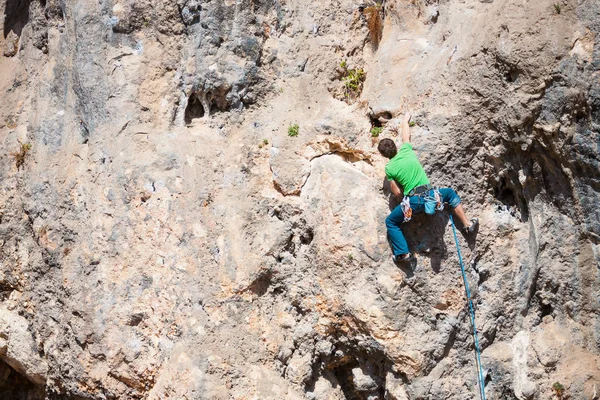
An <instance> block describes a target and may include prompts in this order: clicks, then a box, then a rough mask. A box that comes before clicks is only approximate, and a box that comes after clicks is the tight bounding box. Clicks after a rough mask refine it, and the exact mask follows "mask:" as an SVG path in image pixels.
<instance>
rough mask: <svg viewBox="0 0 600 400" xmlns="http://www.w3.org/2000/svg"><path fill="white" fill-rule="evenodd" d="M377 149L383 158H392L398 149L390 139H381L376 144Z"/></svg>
mask: <svg viewBox="0 0 600 400" xmlns="http://www.w3.org/2000/svg"><path fill="white" fill-rule="evenodd" d="M377 150H379V152H380V153H381V155H382V156H384V157H385V158H390V159H391V158H394V156H395V155H396V153H398V149H397V148H396V143H394V141H393V140H392V139H387V138H386V139H381V140H380V141H379V144H378V145H377Z"/></svg>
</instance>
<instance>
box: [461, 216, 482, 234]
mask: <svg viewBox="0 0 600 400" xmlns="http://www.w3.org/2000/svg"><path fill="white" fill-rule="evenodd" d="M478 227H479V220H478V219H477V218H471V225H469V226H465V227H464V228H463V231H464V232H465V235H472V234H473V233H475V232H476V231H477V228H478Z"/></svg>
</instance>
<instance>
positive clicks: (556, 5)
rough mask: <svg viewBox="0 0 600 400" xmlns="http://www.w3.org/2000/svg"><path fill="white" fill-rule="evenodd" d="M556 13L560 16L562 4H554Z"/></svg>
mask: <svg viewBox="0 0 600 400" xmlns="http://www.w3.org/2000/svg"><path fill="white" fill-rule="evenodd" d="M554 12H555V13H557V14H560V4H558V3H554Z"/></svg>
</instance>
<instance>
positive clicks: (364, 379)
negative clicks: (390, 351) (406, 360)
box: [307, 337, 404, 400]
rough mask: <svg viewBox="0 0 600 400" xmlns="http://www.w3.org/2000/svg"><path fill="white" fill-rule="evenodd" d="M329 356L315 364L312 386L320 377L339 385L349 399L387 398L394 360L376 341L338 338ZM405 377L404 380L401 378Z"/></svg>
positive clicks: (334, 385) (335, 385) (309, 388)
mask: <svg viewBox="0 0 600 400" xmlns="http://www.w3.org/2000/svg"><path fill="white" fill-rule="evenodd" d="M338 339H339V341H338V342H337V344H335V346H334V347H333V351H332V353H331V354H330V355H327V356H322V357H321V358H320V359H319V360H318V362H316V363H315V364H314V368H315V369H314V370H313V380H312V381H311V384H310V385H309V387H307V389H308V391H310V390H311V387H310V386H312V385H314V382H316V381H317V380H318V379H319V378H325V379H327V380H328V381H329V382H330V383H331V385H332V386H333V387H339V388H340V389H341V391H342V392H343V393H344V397H345V398H346V399H347V400H371V399H384V398H388V397H386V377H387V376H388V373H390V372H391V371H390V368H391V365H392V362H391V361H390V360H389V359H388V358H387V357H386V355H385V353H384V352H383V350H382V349H381V348H380V346H379V345H378V343H376V342H374V341H373V342H372V343H370V342H364V341H360V342H359V343H356V342H354V341H353V340H348V338H345V337H339V338H338ZM402 380H404V379H402Z"/></svg>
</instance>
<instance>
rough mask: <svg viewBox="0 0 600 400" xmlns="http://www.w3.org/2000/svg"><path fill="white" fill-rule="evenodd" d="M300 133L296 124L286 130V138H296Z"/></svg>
mask: <svg viewBox="0 0 600 400" xmlns="http://www.w3.org/2000/svg"><path fill="white" fill-rule="evenodd" d="M298 133H300V126H298V124H294V125H292V126H290V127H289V128H288V136H291V137H296V136H298Z"/></svg>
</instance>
